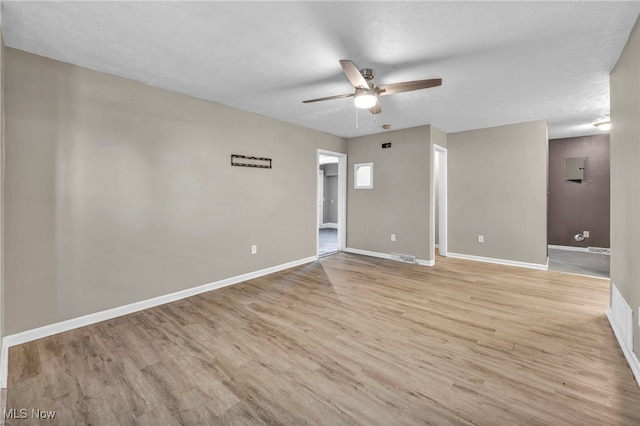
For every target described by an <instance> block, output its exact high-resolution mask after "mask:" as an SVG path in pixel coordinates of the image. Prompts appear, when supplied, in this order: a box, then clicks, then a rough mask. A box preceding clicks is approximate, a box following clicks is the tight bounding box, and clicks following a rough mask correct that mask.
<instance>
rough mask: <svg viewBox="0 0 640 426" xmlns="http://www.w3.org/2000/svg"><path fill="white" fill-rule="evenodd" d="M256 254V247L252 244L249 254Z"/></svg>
mask: <svg viewBox="0 0 640 426" xmlns="http://www.w3.org/2000/svg"><path fill="white" fill-rule="evenodd" d="M257 253H258V246H257V245H255V244H254V245H252V246H251V254H257Z"/></svg>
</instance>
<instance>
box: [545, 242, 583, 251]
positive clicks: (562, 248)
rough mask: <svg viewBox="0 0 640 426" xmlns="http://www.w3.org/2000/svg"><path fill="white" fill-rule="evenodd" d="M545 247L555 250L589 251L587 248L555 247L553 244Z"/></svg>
mask: <svg viewBox="0 0 640 426" xmlns="http://www.w3.org/2000/svg"><path fill="white" fill-rule="evenodd" d="M547 247H549V248H550V249H556V250H567V251H583V252H588V251H589V248H588V247H573V246H556V245H553V244H549V245H548V246H547Z"/></svg>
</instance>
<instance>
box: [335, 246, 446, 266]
mask: <svg viewBox="0 0 640 426" xmlns="http://www.w3.org/2000/svg"><path fill="white" fill-rule="evenodd" d="M343 251H344V252H346V253H352V254H360V255H362V256H371V257H379V258H380V259H389V260H391V254H389V253H380V252H377V251H369V250H361V249H356V248H349V247H347V248H345V249H344V250H343ZM416 264H418V265H422V266H433V265H435V264H436V262H435V260H423V259H416Z"/></svg>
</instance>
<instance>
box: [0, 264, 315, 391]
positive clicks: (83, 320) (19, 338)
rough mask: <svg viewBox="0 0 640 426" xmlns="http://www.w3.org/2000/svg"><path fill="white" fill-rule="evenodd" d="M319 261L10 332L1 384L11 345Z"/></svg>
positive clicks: (2, 384) (0, 370) (275, 268)
mask: <svg viewBox="0 0 640 426" xmlns="http://www.w3.org/2000/svg"><path fill="white" fill-rule="evenodd" d="M315 261H316V256H311V257H305V258H304V259H298V260H294V261H292V262H287V263H283V264H281V265H276V266H272V267H270V268H265V269H261V270H259V271H254V272H249V273H247V274H242V275H238V276H236V277H231V278H226V279H223V280H220V281H215V282H212V283H209V284H203V285H201V286H197V287H192V288H188V289H186V290H180V291H177V292H175V293H170V294H165V295H163V296H158V297H153V298H151V299H147V300H141V301H139V302H134V303H130V304H128V305H124V306H118V307H116V308H111V309H107V310H105V311H100V312H95V313H92V314H87V315H83V316H81V317H77V318H72V319H69V320H66V321H61V322H57V323H54V324H49V325H45V326H42V327H38V328H34V329H31V330H26V331H23V332H20V333H16V334H10V335H8V336H4V339H2V359H1V360H0V362H1V363H2V364H1V365H0V387H3V388H4V387H6V384H7V370H8V368H7V366H8V356H7V355H8V350H9V348H10V347H12V346H16V345H21V344H23V343H27V342H31V341H33V340H37V339H42V338H44V337H49V336H53V335H54V334H58V333H62V332H65V331H69V330H73V329H76V328H79V327H84V326H87V325H91V324H95V323H98V322H101V321H106V320H110V319H112V318H117V317H120V316H122V315H128V314H131V313H134V312H138V311H142V310H144V309H149V308H153V307H154V306H158V305H164V304H166V303H170V302H175V301H176V300H180V299H184V298H187V297H191V296H195V295H197V294H201V293H206V292H208V291H211V290H217V289H219V288H222V287H227V286H230V285H234V284H238V283H241V282H243V281H248V280H251V279H254V278H259V277H262V276H265V275H269V274H273V273H275V272H280V271H283V270H285V269H289V268H293V267H296V266H300V265H304V264H306V263H311V262H315Z"/></svg>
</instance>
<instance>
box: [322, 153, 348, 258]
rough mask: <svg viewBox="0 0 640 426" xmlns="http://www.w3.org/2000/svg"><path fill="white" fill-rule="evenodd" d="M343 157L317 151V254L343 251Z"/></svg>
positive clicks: (344, 215)
mask: <svg viewBox="0 0 640 426" xmlns="http://www.w3.org/2000/svg"><path fill="white" fill-rule="evenodd" d="M346 162H347V156H346V154H342V153H337V152H332V151H326V150H318V158H317V217H318V219H317V221H316V228H317V229H316V232H317V255H318V257H322V256H328V255H330V254H334V253H337V252H339V251H342V250H343V248H344V247H345V235H346V232H345V225H346V193H347V191H346V189H347V187H346V171H347V164H346Z"/></svg>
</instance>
